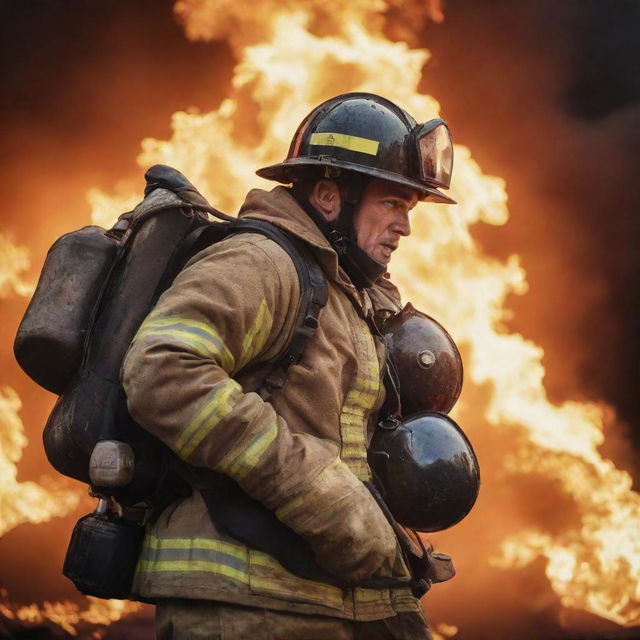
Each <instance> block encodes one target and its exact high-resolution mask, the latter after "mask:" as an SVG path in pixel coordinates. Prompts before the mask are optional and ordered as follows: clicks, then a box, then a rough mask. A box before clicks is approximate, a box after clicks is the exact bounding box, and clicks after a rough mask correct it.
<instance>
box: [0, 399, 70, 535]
mask: <svg viewBox="0 0 640 640" xmlns="http://www.w3.org/2000/svg"><path fill="white" fill-rule="evenodd" d="M20 407H21V403H20V398H18V395H17V394H16V392H15V391H14V390H13V389H11V388H10V387H4V388H0V536H2V535H4V534H5V533H6V532H7V531H10V530H11V529H13V528H14V527H16V526H18V525H19V524H22V523H23V522H32V523H38V522H45V521H47V520H50V519H51V518H53V517H55V516H64V515H66V514H67V513H69V512H70V511H72V510H73V509H75V508H76V506H77V505H78V502H79V499H80V497H79V495H78V494H77V493H76V492H73V491H67V490H64V489H58V488H55V487H50V488H46V487H44V486H41V485H39V484H37V483H35V482H30V481H26V482H18V480H17V467H16V464H17V463H18V461H19V460H20V458H21V457H22V451H23V449H24V448H25V447H26V445H27V438H26V437H25V435H24V426H23V424H22V421H21V420H20V417H19V416H18V412H19V410H20Z"/></svg>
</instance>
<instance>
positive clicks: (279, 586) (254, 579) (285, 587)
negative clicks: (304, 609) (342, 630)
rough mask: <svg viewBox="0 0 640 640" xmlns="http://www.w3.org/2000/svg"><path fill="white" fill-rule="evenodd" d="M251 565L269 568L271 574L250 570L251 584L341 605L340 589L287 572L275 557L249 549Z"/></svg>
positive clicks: (279, 592) (260, 587) (266, 589)
mask: <svg viewBox="0 0 640 640" xmlns="http://www.w3.org/2000/svg"><path fill="white" fill-rule="evenodd" d="M249 553H250V563H251V567H252V568H253V566H256V565H257V566H260V567H264V568H267V569H269V570H270V572H271V573H272V576H264V575H259V576H258V575H256V574H255V572H254V571H253V570H252V571H251V586H252V587H256V588H257V589H263V590H265V591H270V592H272V593H277V594H280V595H298V596H300V597H302V598H304V599H305V600H315V601H316V602H319V603H321V604H327V603H330V604H332V605H334V606H336V607H342V605H343V597H342V589H340V588H338V587H334V586H332V585H328V584H324V583H322V582H315V581H314V580H306V579H304V578H299V577H298V576H295V575H293V574H291V573H289V572H288V571H287V570H286V569H285V568H284V567H283V566H282V565H281V564H280V563H279V562H278V561H277V560H276V559H275V558H273V557H271V556H269V555H267V554H266V553H262V552H260V551H254V550H251V551H250V552H249Z"/></svg>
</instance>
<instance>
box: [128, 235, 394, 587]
mask: <svg viewBox="0 0 640 640" xmlns="http://www.w3.org/2000/svg"><path fill="white" fill-rule="evenodd" d="M299 299H300V292H299V284H298V276H297V273H296V270H295V267H294V266H293V263H292V261H291V260H290V259H289V258H288V256H287V255H286V254H285V253H284V250H283V249H282V248H281V247H279V246H278V245H277V244H276V243H274V242H272V241H270V240H268V239H265V238H263V237H262V236H255V235H249V234H244V235H242V236H237V237H234V238H231V239H229V240H226V241H224V242H222V243H219V244H218V245H215V246H214V247H211V248H209V249H207V250H205V251H203V252H201V253H200V254H199V255H198V256H196V258H194V259H193V260H192V261H191V263H190V264H189V265H187V267H186V268H185V269H184V270H183V271H182V272H181V273H180V274H179V275H178V277H177V278H176V280H175V282H174V284H173V285H172V287H171V288H170V289H169V290H168V291H167V292H165V294H164V295H163V296H162V298H161V299H160V301H159V302H158V304H157V305H156V308H155V309H154V310H153V311H152V313H151V314H150V315H149V316H148V317H147V319H146V320H145V322H144V323H143V324H142V326H141V327H140V330H139V331H138V334H137V335H136V338H135V339H134V341H133V343H132V345H131V347H130V349H129V352H128V354H127V357H126V359H125V362H124V365H123V375H122V382H123V385H124V388H125V391H126V393H127V397H128V403H129V410H130V412H131V415H132V416H133V417H134V419H135V420H136V421H137V422H138V423H139V424H141V425H142V426H143V427H145V428H146V429H147V430H149V431H150V432H152V433H153V434H154V435H155V436H157V437H158V438H159V439H160V440H162V441H163V442H164V443H165V444H166V445H168V446H169V447H170V448H171V449H173V450H174V451H175V452H176V453H177V454H178V455H179V456H180V457H181V458H182V459H183V460H185V461H186V462H188V463H189V464H191V465H194V466H196V467H204V468H209V469H213V470H215V471H219V472H222V473H225V474H227V475H229V476H230V477H232V478H233V479H234V480H236V481H237V482H238V483H239V485H240V486H241V487H242V489H243V490H244V491H245V492H246V493H247V494H249V495H250V496H252V497H253V498H256V499H257V500H260V501H261V502H262V503H264V504H265V505H266V506H267V507H269V508H270V509H272V510H274V511H275V512H276V514H277V516H278V517H279V518H280V520H281V521H282V522H284V523H285V524H286V525H288V526H289V527H291V528H292V529H293V530H294V531H296V532H297V533H299V534H300V535H302V536H303V537H304V538H305V539H306V540H308V541H309V543H310V544H311V546H312V547H313V549H314V552H315V553H316V557H317V559H318V561H319V563H320V564H322V565H323V566H324V567H325V568H326V569H328V570H330V571H332V572H333V573H335V574H338V575H340V576H341V577H343V578H344V579H347V580H350V581H353V582H357V581H359V580H361V579H364V578H366V577H368V576H370V575H372V574H373V573H375V572H378V571H380V570H381V569H382V570H383V571H386V570H387V569H388V568H389V567H390V565H391V563H392V562H393V560H394V558H395V550H396V540H395V537H394V534H393V531H392V529H391V527H390V526H389V524H388V523H387V521H386V519H385V517H384V515H383V514H382V512H381V511H380V509H379V508H378V506H377V504H376V503H375V501H374V500H373V498H372V497H371V495H370V494H369V492H368V491H367V490H366V488H365V487H364V485H363V484H362V483H361V482H360V481H359V480H358V479H357V478H356V476H355V475H354V474H353V473H352V472H351V471H350V470H349V468H348V467H347V466H346V465H345V464H344V463H343V462H342V461H341V460H340V459H339V458H337V457H336V453H335V448H333V447H330V446H327V443H326V442H325V441H323V440H322V439H320V438H317V437H314V436H313V435H310V434H306V433H297V432H296V431H298V430H297V429H295V428H292V429H290V428H289V425H287V424H286V423H285V421H284V420H283V419H282V418H281V417H280V416H278V415H277V414H276V412H275V411H274V409H273V406H272V405H271V404H269V403H267V402H264V401H263V400H262V399H261V398H260V396H259V395H258V394H256V393H252V392H249V393H245V392H243V390H242V388H241V387H240V385H239V384H238V383H237V382H236V381H235V380H234V379H233V376H234V374H235V373H237V372H238V371H240V370H241V369H242V368H243V367H244V366H245V365H247V364H248V363H250V362H255V361H256V360H263V361H264V360H266V359H268V358H270V357H273V356H275V355H277V354H278V353H279V352H280V350H281V349H282V348H283V347H284V346H285V345H286V344H287V342H288V339H289V337H290V335H291V332H292V331H293V328H294V322H295V316H296V310H297V306H298V303H299ZM291 427H294V425H291Z"/></svg>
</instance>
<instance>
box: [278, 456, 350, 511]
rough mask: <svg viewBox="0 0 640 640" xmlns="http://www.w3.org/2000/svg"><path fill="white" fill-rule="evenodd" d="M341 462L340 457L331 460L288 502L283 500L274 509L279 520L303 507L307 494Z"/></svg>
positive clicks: (321, 482)
mask: <svg viewBox="0 0 640 640" xmlns="http://www.w3.org/2000/svg"><path fill="white" fill-rule="evenodd" d="M340 463H341V461H340V458H335V459H334V460H332V461H331V462H330V463H329V464H328V465H327V466H326V467H325V468H324V469H323V470H322V471H321V472H320V473H319V474H318V475H317V476H316V477H315V478H314V479H313V480H312V481H311V482H309V483H308V484H307V485H306V487H305V488H304V489H303V490H302V491H301V492H300V493H299V494H298V495H297V496H296V497H295V498H293V499H291V500H289V502H285V503H284V504H283V505H282V506H281V507H280V508H279V509H277V510H276V515H277V516H278V518H280V520H282V519H283V518H286V517H287V516H290V515H291V514H292V513H294V512H295V511H297V510H298V509H300V508H301V507H304V503H305V500H306V499H307V498H308V497H309V494H310V493H311V492H312V491H314V490H317V488H318V487H319V486H320V485H322V484H323V483H324V478H325V477H326V476H329V477H331V475H332V474H333V472H334V470H335V468H336V467H337V466H338V465H339V464H340Z"/></svg>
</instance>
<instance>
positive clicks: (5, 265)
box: [0, 233, 35, 298]
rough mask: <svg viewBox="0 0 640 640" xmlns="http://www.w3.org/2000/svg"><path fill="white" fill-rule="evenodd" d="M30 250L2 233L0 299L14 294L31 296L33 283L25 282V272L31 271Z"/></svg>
mask: <svg viewBox="0 0 640 640" xmlns="http://www.w3.org/2000/svg"><path fill="white" fill-rule="evenodd" d="M30 266H31V263H30V262H29V250H28V249H27V248H26V247H21V246H16V245H14V244H13V242H11V240H9V238H7V237H6V236H5V235H4V234H2V233H0V298H6V297H7V296H9V295H11V294H12V293H16V294H18V295H19V296H30V295H31V294H32V293H33V290H34V288H35V287H34V285H33V283H31V282H29V281H27V280H25V276H24V274H25V272H27V271H28V270H29V267H30Z"/></svg>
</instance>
